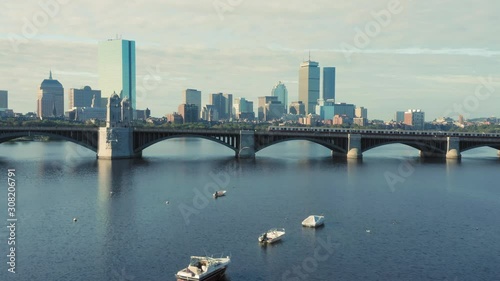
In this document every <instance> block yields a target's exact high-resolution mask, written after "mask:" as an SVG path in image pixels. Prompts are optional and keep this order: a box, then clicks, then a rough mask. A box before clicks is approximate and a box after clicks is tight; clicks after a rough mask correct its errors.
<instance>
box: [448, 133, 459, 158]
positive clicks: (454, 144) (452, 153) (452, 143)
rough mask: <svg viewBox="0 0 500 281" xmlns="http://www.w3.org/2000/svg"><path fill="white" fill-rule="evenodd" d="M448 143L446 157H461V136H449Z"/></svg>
mask: <svg viewBox="0 0 500 281" xmlns="http://www.w3.org/2000/svg"><path fill="white" fill-rule="evenodd" d="M447 139H448V145H447V149H446V159H460V158H461V157H462V155H461V154H460V138H457V137H448V138H447Z"/></svg>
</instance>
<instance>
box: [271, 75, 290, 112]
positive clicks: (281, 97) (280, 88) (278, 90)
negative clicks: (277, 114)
mask: <svg viewBox="0 0 500 281" xmlns="http://www.w3.org/2000/svg"><path fill="white" fill-rule="evenodd" d="M271 96H273V97H278V101H280V102H281V103H282V104H283V105H284V112H283V113H285V114H286V113H287V112H288V108H287V106H288V90H287V89H286V86H285V84H283V83H281V81H279V82H278V84H276V85H275V86H274V87H273V89H272V91H271Z"/></svg>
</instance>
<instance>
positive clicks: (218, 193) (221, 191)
mask: <svg viewBox="0 0 500 281" xmlns="http://www.w3.org/2000/svg"><path fill="white" fill-rule="evenodd" d="M224 195H226V191H225V190H219V191H216V192H215V193H214V198H217V197H221V196H224Z"/></svg>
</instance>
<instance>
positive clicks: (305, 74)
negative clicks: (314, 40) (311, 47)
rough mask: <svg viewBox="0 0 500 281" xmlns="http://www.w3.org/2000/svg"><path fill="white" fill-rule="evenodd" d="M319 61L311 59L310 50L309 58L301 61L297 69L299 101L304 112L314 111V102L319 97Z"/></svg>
mask: <svg viewBox="0 0 500 281" xmlns="http://www.w3.org/2000/svg"><path fill="white" fill-rule="evenodd" d="M319 78H320V71H319V63H318V62H315V61H311V51H309V58H308V60H307V61H304V62H302V64H301V65H300V69H299V101H301V102H302V103H304V105H305V108H306V114H310V113H312V114H314V113H315V112H316V104H317V103H318V99H319Z"/></svg>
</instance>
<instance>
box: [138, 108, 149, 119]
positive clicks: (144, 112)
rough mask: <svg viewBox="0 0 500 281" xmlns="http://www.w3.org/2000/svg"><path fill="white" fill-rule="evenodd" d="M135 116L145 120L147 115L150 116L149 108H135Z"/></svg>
mask: <svg viewBox="0 0 500 281" xmlns="http://www.w3.org/2000/svg"><path fill="white" fill-rule="evenodd" d="M135 116H136V118H137V120H147V119H148V118H149V117H151V110H150V109H149V108H146V109H136V110H135Z"/></svg>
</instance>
